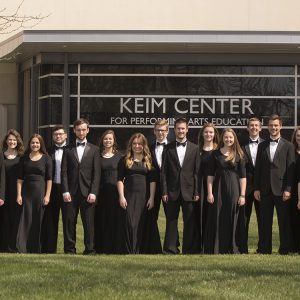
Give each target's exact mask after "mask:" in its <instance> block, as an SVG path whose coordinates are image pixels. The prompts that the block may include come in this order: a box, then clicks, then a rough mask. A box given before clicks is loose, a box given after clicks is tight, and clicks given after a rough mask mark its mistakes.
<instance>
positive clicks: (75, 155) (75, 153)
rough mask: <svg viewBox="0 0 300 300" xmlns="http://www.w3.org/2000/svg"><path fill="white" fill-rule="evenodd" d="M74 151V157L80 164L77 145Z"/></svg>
mask: <svg viewBox="0 0 300 300" xmlns="http://www.w3.org/2000/svg"><path fill="white" fill-rule="evenodd" d="M72 151H73V154H74V157H75V158H76V160H77V162H78V163H79V157H78V153H77V148H76V145H75V146H74V147H73V149H72Z"/></svg>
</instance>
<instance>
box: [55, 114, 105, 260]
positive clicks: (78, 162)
mask: <svg viewBox="0 0 300 300" xmlns="http://www.w3.org/2000/svg"><path fill="white" fill-rule="evenodd" d="M73 125H74V128H73V130H74V133H75V135H76V143H75V144H74V145H72V147H70V148H69V149H66V150H65V152H64V154H63V158H62V166H61V176H62V192H63V200H64V202H63V209H62V214H63V229H64V251H65V253H68V254H75V253H76V248H75V242H76V223H77V216H78V212H79V209H80V215H81V219H82V224H83V229H84V245H85V250H84V252H83V254H85V255H91V254H95V248H94V214H95V203H96V197H97V195H98V191H99V184H100V173H101V171H100V170H101V167H100V154H99V148H98V147H96V146H95V145H93V144H90V143H89V142H88V141H87V139H86V137H87V135H88V133H89V122H88V121H87V120H85V119H78V120H76V121H75V122H74V124H73Z"/></svg>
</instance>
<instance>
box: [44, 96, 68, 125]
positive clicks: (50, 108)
mask: <svg viewBox="0 0 300 300" xmlns="http://www.w3.org/2000/svg"><path fill="white" fill-rule="evenodd" d="M61 123H62V99H61V98H46V99H40V100H39V126H43V125H50V124H61Z"/></svg>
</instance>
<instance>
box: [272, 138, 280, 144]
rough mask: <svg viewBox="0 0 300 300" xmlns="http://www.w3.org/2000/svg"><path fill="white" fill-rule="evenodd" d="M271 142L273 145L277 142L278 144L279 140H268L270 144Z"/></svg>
mask: <svg viewBox="0 0 300 300" xmlns="http://www.w3.org/2000/svg"><path fill="white" fill-rule="evenodd" d="M272 142H273V143H278V142H279V138H278V139H275V140H273V139H271V138H270V143H272Z"/></svg>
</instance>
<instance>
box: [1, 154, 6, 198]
mask: <svg viewBox="0 0 300 300" xmlns="http://www.w3.org/2000/svg"><path fill="white" fill-rule="evenodd" d="M4 197H5V168H4V158H3V153H2V152H1V153H0V199H2V200H5V199H4Z"/></svg>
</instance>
